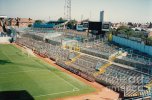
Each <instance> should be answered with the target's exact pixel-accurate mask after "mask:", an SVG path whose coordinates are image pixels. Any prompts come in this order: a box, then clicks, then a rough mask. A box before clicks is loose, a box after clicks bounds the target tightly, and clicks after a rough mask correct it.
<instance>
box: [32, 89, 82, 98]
mask: <svg viewBox="0 0 152 100" xmlns="http://www.w3.org/2000/svg"><path fill="white" fill-rule="evenodd" d="M76 91H79V90H74V89H73V90H72V91H64V92H57V93H51V94H44V95H38V96H34V97H42V96H48V95H55V94H64V93H69V92H76Z"/></svg>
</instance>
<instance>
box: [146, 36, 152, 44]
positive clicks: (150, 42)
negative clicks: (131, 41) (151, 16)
mask: <svg viewBox="0 0 152 100" xmlns="http://www.w3.org/2000/svg"><path fill="white" fill-rule="evenodd" d="M147 44H148V45H151V46H152V36H151V37H148V38H147Z"/></svg>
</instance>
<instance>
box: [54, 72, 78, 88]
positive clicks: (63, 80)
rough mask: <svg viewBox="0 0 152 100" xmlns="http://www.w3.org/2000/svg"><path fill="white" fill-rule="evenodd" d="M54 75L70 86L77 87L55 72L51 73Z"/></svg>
mask: <svg viewBox="0 0 152 100" xmlns="http://www.w3.org/2000/svg"><path fill="white" fill-rule="evenodd" d="M53 74H54V75H55V76H57V77H58V78H60V79H61V80H63V81H65V82H66V83H67V84H69V85H71V86H72V87H74V88H76V89H79V88H77V87H76V86H74V85H73V84H71V83H69V82H68V81H66V80H64V79H63V78H61V77H60V76H58V75H57V74H55V73H53Z"/></svg>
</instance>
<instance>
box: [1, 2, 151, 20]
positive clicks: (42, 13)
mask: <svg viewBox="0 0 152 100" xmlns="http://www.w3.org/2000/svg"><path fill="white" fill-rule="evenodd" d="M64 1H65V0H0V15H7V16H8V17H17V16H18V17H24V18H26V17H27V18H29V17H30V18H33V19H45V20H49V16H50V19H52V20H56V19H58V18H59V17H63V16H64ZM101 10H104V11H105V15H104V20H105V21H112V22H142V23H144V22H150V21H151V22H152V11H151V10H152V0H72V18H73V19H74V18H75V19H77V20H81V16H83V19H86V18H90V19H91V20H93V21H98V20H99V12H100V11H101Z"/></svg>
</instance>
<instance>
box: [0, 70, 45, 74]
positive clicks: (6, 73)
mask: <svg viewBox="0 0 152 100" xmlns="http://www.w3.org/2000/svg"><path fill="white" fill-rule="evenodd" d="M36 71H47V70H29V71H17V72H8V73H0V74H13V73H22V72H36Z"/></svg>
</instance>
